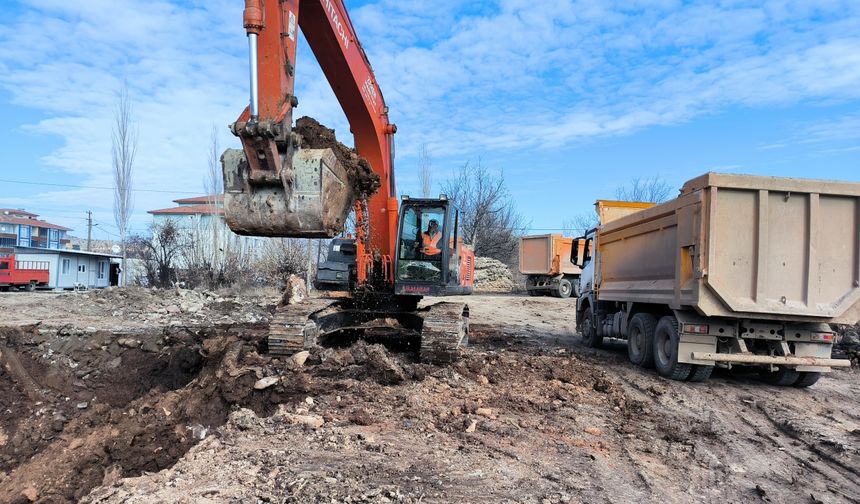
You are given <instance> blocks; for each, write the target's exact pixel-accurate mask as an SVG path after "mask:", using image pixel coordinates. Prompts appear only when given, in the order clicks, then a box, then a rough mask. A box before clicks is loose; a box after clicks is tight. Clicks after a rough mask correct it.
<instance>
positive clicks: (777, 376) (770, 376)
mask: <svg viewBox="0 0 860 504" xmlns="http://www.w3.org/2000/svg"><path fill="white" fill-rule="evenodd" d="M761 378H762V379H763V380H764V381H766V382H767V383H770V384H771V385H776V386H777V387H788V386H790V385H794V383H795V382H797V380H798V379H799V378H800V373H798V372H797V371H795V370H794V369H788V368H786V367H781V368H779V370H778V371H774V372H771V371H767V370H762V371H761ZM810 385H811V384H810Z"/></svg>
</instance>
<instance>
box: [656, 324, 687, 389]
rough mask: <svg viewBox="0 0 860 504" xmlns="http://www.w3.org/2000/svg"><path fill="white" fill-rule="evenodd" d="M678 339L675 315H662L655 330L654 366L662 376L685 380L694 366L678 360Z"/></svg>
mask: <svg viewBox="0 0 860 504" xmlns="http://www.w3.org/2000/svg"><path fill="white" fill-rule="evenodd" d="M678 341H679V338H678V320H677V319H676V318H675V317H674V316H666V317H662V318H661V319H660V321H659V322H657V328H656V329H655V330H654V367H656V368H657V372H658V373H659V374H660V376H663V377H666V378H669V379H670V380H678V381H683V380H686V379H687V377H689V376H690V372H691V371H692V368H693V366H692V365H690V364H682V363H680V362H678Z"/></svg>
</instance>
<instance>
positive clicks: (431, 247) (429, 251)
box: [421, 219, 442, 260]
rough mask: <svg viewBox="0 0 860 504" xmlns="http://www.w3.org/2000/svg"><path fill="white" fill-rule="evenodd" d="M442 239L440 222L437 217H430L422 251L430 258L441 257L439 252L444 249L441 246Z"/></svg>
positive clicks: (423, 236)
mask: <svg viewBox="0 0 860 504" xmlns="http://www.w3.org/2000/svg"><path fill="white" fill-rule="evenodd" d="M440 239H442V233H441V232H440V231H439V222H437V221H436V219H430V222H429V223H428V224H427V231H425V232H424V233H423V234H422V242H423V246H422V247H421V253H423V254H424V255H425V256H427V258H428V259H431V260H433V259H439V257H440V256H439V254H441V253H442V250H441V249H440V248H439V240H440Z"/></svg>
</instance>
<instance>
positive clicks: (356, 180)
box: [293, 116, 380, 198]
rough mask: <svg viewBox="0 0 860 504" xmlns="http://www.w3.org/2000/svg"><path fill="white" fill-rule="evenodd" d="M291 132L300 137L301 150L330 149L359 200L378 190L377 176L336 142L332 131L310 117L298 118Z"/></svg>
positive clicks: (364, 163)
mask: <svg viewBox="0 0 860 504" xmlns="http://www.w3.org/2000/svg"><path fill="white" fill-rule="evenodd" d="M293 131H295V132H296V133H298V134H299V135H301V136H302V145H301V147H302V148H303V149H331V150H332V151H333V152H334V155H335V157H337V159H338V161H340V163H341V164H342V165H343V167H344V169H346V172H347V175H348V176H349V179H350V181H351V182H352V185H353V187H354V188H355V191H356V193H357V194H358V196H359V197H360V198H367V197H369V196H372V195H373V194H374V193H375V192H376V191H377V189H379V186H380V182H379V175H377V174H376V173H374V172H373V169H372V168H371V167H370V163H368V162H367V160H366V159H364V158H363V157H361V156H360V155H359V154H358V153H356V151H355V150H353V149H350V148H349V147H347V146H346V145H344V144H342V143H340V142H338V141H337V138H336V137H335V135H334V130H333V129H330V128H326V127H325V126H323V125H322V124H320V123H319V122H318V121H317V120H316V119H314V118H312V117H307V116H305V117H300V118H299V119H298V120H296V126H295V128H293Z"/></svg>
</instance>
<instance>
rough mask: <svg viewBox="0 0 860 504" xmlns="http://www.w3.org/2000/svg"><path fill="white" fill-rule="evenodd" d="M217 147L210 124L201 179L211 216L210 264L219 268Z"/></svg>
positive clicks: (221, 180) (221, 189) (220, 191)
mask: <svg viewBox="0 0 860 504" xmlns="http://www.w3.org/2000/svg"><path fill="white" fill-rule="evenodd" d="M219 150H220V148H219V146H218V128H217V127H216V126H215V124H214V123H213V124H212V129H211V131H210V133H209V152H208V154H209V155H208V160H207V161H208V163H207V170H206V177H205V178H204V179H203V189H204V191H205V192H206V195H207V196H208V203H209V208H210V209H212V212H213V213H212V214H211V215H210V216H209V219H208V224H209V234H210V235H211V244H210V245H211V246H210V247H208V248H207V249H208V251H209V253H210V256H211V257H210V260H211V264H213V265H215V266H216V267H220V266H221V262H222V260H221V252H223V245H222V239H221V232H222V229H223V227H224V225H223V223H222V220H221V217H220V215H219V213H218V212H219V211H218V207H219V204H220V203H221V202H222V201H223V200H222V199H221V198H223V193H224V178H223V177H222V174H221V162H220V161H221V158H220V153H219Z"/></svg>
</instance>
